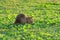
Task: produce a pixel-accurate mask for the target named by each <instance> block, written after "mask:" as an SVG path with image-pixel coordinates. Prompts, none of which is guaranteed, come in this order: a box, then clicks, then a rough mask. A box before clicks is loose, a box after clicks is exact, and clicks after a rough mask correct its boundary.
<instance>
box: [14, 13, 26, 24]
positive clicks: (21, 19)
mask: <svg viewBox="0 0 60 40" xmlns="http://www.w3.org/2000/svg"><path fill="white" fill-rule="evenodd" d="M19 23H20V24H25V23H26V16H25V15H24V14H19V15H17V17H16V20H15V23H14V24H19Z"/></svg>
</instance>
